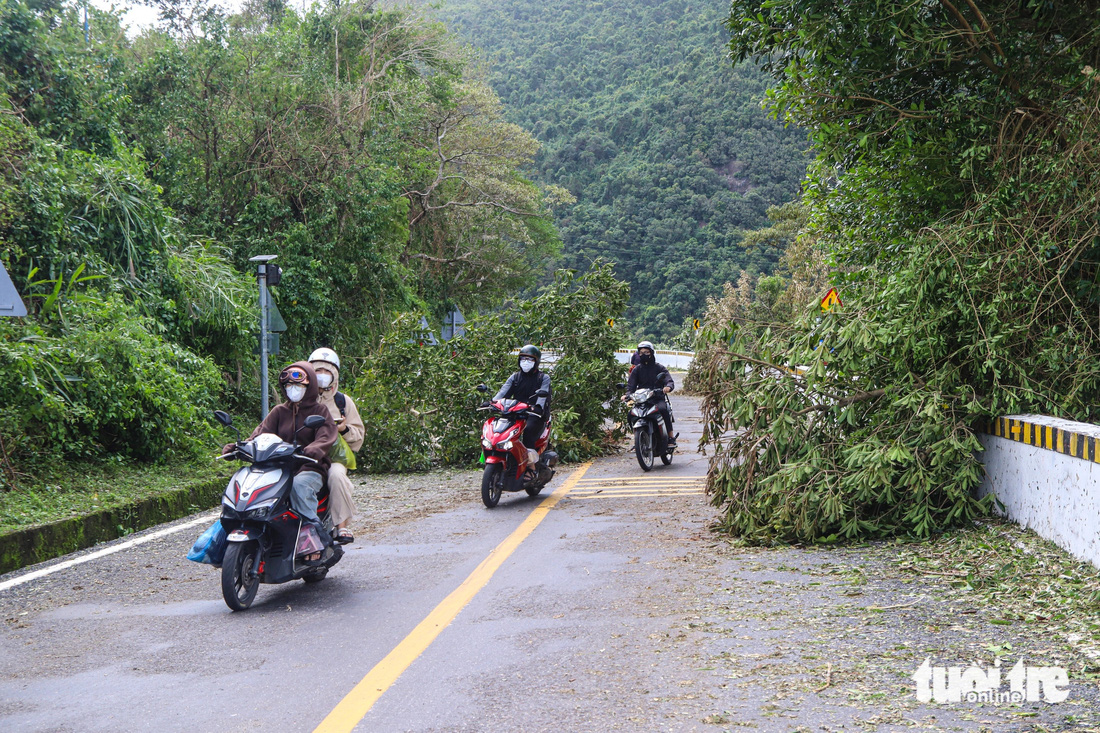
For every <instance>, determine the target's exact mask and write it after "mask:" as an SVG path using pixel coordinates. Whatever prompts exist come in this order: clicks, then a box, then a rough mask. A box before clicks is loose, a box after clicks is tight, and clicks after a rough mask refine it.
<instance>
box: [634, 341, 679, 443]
mask: <svg viewBox="0 0 1100 733" xmlns="http://www.w3.org/2000/svg"><path fill="white" fill-rule="evenodd" d="M638 357H639V363H638V366H636V367H635V368H634V369H632V370H631V371H630V376H629V377H627V380H626V394H625V395H623V396H622V399H623V400H624V401H625V400H627V399H629V396H630V395H631V394H633V393H634V391H635V390H637V389H659V390H661V391H662V392H664V393H665V399H664V400H662V401H660V402H658V403H657V411H658V412H660V413H661V417H663V418H664V419H665V428H666V429H667V430H668V447H669V448H675V447H676V437H677V435H678V434H673V432H672V406H671V405H669V402H668V393H669V392H671V391H672V390H673V389H675V388H676V383H675V382H674V381H672V375H671V374H669V373H668V369H666V368H665V366H664V365H663V364H658V363H657V357H656V354H655V351H654V349H653V344H652V343H650V342H649V341H643V342H641V343H640V344H638Z"/></svg>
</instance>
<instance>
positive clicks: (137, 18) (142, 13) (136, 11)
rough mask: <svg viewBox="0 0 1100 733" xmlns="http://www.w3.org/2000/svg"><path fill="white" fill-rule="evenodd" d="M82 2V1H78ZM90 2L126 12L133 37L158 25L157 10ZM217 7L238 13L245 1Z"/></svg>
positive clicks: (124, 0)
mask: <svg viewBox="0 0 1100 733" xmlns="http://www.w3.org/2000/svg"><path fill="white" fill-rule="evenodd" d="M77 2H80V0H77ZM89 2H90V3H91V4H92V5H93V6H94V7H97V8H102V9H103V10H108V9H110V8H112V7H114V8H121V9H123V10H124V12H123V14H122V18H123V22H124V23H125V24H126V25H128V26H130V33H127V34H126V35H128V36H129V35H132V34H133V33H135V32H138V31H140V30H141V29H142V28H148V27H149V26H151V25H153V24H154V23H156V20H157V10H156V8H150V7H149V6H147V5H141V4H139V3H136V2H129V1H128V0H117V1H116V2H111V0H89ZM298 2H300V0H292V4H293V5H295V6H297V5H298ZM214 4H215V5H220V6H221V7H223V8H225V9H226V10H228V11H229V12H236V11H237V10H238V9H239V8H240V7H241V6H242V5H244V0H216V2H214Z"/></svg>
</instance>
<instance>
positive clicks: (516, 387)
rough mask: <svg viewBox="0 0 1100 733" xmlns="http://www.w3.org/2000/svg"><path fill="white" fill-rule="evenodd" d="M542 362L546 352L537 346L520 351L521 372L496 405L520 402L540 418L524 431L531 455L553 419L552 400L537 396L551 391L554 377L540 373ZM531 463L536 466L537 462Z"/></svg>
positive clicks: (510, 379) (531, 420)
mask: <svg viewBox="0 0 1100 733" xmlns="http://www.w3.org/2000/svg"><path fill="white" fill-rule="evenodd" d="M541 361H542V352H541V351H540V350H539V349H538V347H537V346H534V345H532V344H527V345H526V346H524V347H523V348H522V349H520V350H519V371H518V372H515V373H514V374H513V375H512V376H510V377H508V380H507V381H506V382H505V383H504V386H503V387H501V388H500V391H499V392H497V394H496V397H494V398H493V401H494V402H496V401H498V400H504V399H513V400H519V401H520V402H523V403H526V404H528V405H531V411H532V412H534V413H535V414H537V415H538V417H530V418H528V419H527V427H525V428H524V430H523V445H524V446H526V447H527V450H528V454H529V455H530V452H533V451H534V450H535V444H536V443H537V442H538V439H539V437H540V436H542V431H543V429H544V428H545V427H546V421H547V420H548V419H549V418H550V398H549V397H536V396H535V392H538V391H539V390H540V389H544V390H546V391H547V392H549V391H550V375H549V374H546V373H545V372H543V371H540V370H539V362H541ZM537 460H538V458H537V457H536V458H535V459H534V460H532V461H529V462H530V463H534V462H535V461H537Z"/></svg>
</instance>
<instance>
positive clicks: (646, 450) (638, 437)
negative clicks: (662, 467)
mask: <svg viewBox="0 0 1100 733" xmlns="http://www.w3.org/2000/svg"><path fill="white" fill-rule="evenodd" d="M634 453H635V455H637V456H638V465H639V466H641V467H642V470H643V471H649V470H651V469H652V468H653V436H651V435H650V434H649V431H648V430H646V429H645V428H644V427H642V428H638V429H637V430H635V431H634Z"/></svg>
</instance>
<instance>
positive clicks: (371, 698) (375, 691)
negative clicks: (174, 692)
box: [314, 461, 592, 733]
mask: <svg viewBox="0 0 1100 733" xmlns="http://www.w3.org/2000/svg"><path fill="white" fill-rule="evenodd" d="M591 465H592V462H591V461H589V462H588V463H584V464H582V465H581V466H580V467H579V468H577V470H576V471H574V472H573V474H572V475H571V476H570V477H569V478H568V479H566V481H565V483H564V484H562V485H561V487H560V488H559V489H558V490H557V491H555V492H554V493H553V494H551V495H550V496H548V497H546V499H544V500H543V501H542V503H541V504H539V505H538V506H537V507H535V509H534V511H532V512H531V514H530V515H529V516H528V517H527V519H525V520H523V523H522V524H520V525H519V526H518V527H516V529H515V530H514V531H513V532H512V534H510V535H508V537H507V538H506V539H505V540H504V541H503V542H501V543H500V544H499V545H497V546H496V547H495V548H494V549H493V551H492V552H490V553H489V555H488V557H486V558H485V559H484V560H482V561H481V564H480V565H478V566H477V567H476V568H474V571H473V572H472V573H470V575H469V576H468V577H467V578H466V580H464V581H462V584H461V585H460V586H458V588H455V589H454V590H453V591H451V594H450V595H449V596H447V597H446V598H444V599H443V601H442V602H440V604H439V605H438V606H436V607H435V608H434V609H432V612H431V613H429V614H428V616H427V617H426V618H425V619H424V620H423V621H421V622H420V623H419V624H417V626H416V628H415V629H413V630H412V631H411V632H409V635H408V636H406V637H405V638H404V639H402V640H401V643H400V644H398V645H397V646H395V647H394V648H393V651H391V652H390V653H389V654H387V655H386V656H385V658H384V659H383V660H382V661H380V662H379V663H378V664H376V665H374V669H372V670H371V671H370V672H368V673H367V676H366V677H364V678H363V679H362V680H360V681H359V684H357V685H356V686H355V687H354V688H352V690H351V692H349V693H348V694H347V695H345V696H344V699H343V700H341V701H340V702H339V703H338V704H337V705H336V707H335V708H333V709H332V712H331V713H329V714H328V715H327V716H326V717H325V719H324V720H322V721H321V724H320V725H318V726H317V727H316V728H315V729H314V733H337V732H338V731H340V732H345V731H347V732H350V731H352V730H354V729H355V726H357V725H358V724H359V721H361V720H362V719H363V717H364V716H365V715H366V714H367V713H368V712H370V709H371V707H372V706H373V705H374V703H375V702H377V701H378V698H380V697H382V694H383V693H384V692H385V691H386V690H388V689H389V688H390V687H391V686H392V685H393V683H394V682H396V681H397V678H398V677H400V676H401V673H402V672H404V671H405V670H406V669H408V668H409V665H410V664H412V663H413V662H414V661H415V660H416V658H417V657H419V656H420V655H421V654H423V653H424V650H425V649H427V648H428V647H429V646H430V645H431V643H432V642H433V641H435V638H436V637H437V636H439V635H440V634H441V633H442V632H443V629H445V628H446V627H447V626H448V625H449V624H450V623H451V621H454V619H455V617H456V616H457V615H458V613H459V611H461V610H462V609H463V608H465V607H466V604H468V603H469V602H470V601H471V600H473V597H474V596H475V595H477V593H478V591H480V590H481V589H482V588H484V587H485V584H486V583H488V582H489V579H490V578H492V577H493V573H495V572H496V571H497V570H498V569H499V568H500V566H501V565H503V564H504V561H505V560H507V559H508V556H509V555H511V554H512V553H513V552H514V551H515V549H516V548H517V547H519V545H520V543H521V542H523V540H525V539H527V536H528V535H530V534H531V532H533V531H534V529H535V527H537V526H538V525H539V523H540V522H541V521H542V520H543V519H544V518H545V517H546V515H547V514H548V513H549V512H550V510H551V509H553V508H554V505H555V504H557V503H558V502H559V501H561V500H562V499H563V498H564V497H565V495H566V494H568V493H569V492H570V490H572V488H573V487H574V486H575V485H576V484H577V481H579V480H580V478H581V476H583V475H584V472H585V471H587V470H588V467H589V466H591Z"/></svg>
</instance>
